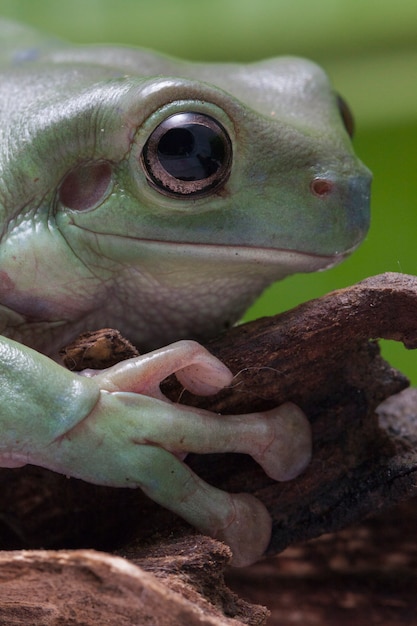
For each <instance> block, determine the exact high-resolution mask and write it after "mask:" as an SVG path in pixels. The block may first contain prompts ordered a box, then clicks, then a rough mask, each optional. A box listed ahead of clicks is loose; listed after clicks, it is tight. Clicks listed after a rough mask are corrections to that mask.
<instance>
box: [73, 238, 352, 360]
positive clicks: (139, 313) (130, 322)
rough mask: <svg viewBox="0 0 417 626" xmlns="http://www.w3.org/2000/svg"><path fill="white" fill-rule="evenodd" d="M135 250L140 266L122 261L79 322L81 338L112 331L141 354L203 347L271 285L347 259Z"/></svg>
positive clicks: (152, 246) (176, 248)
mask: <svg viewBox="0 0 417 626" xmlns="http://www.w3.org/2000/svg"><path fill="white" fill-rule="evenodd" d="M129 247H130V246H129V245H125V246H124V252H125V254H126V253H127V251H128V249H129ZM120 248H122V249H123V246H120V247H119V249H120ZM140 248H141V259H140V261H138V260H137V259H136V261H134V260H133V259H132V258H131V259H129V260H127V259H125V260H124V261H125V262H124V263H123V266H122V269H121V271H120V272H119V274H118V276H117V279H116V280H115V282H114V284H113V286H112V287H111V289H110V290H109V291H108V292H107V294H106V297H105V301H104V302H103V303H102V304H101V305H100V307H97V308H96V309H95V310H94V312H92V314H91V316H87V317H84V318H83V320H81V323H82V325H83V327H82V328H79V329H78V330H79V332H81V330H85V328H90V329H91V328H98V327H102V326H110V327H115V328H117V329H119V330H120V331H121V332H122V333H123V334H125V335H126V336H127V337H128V338H129V339H130V340H131V341H132V342H133V343H135V344H136V345H137V346H138V347H139V349H140V350H148V349H154V348H156V347H160V346H162V345H165V344H167V343H170V342H172V341H176V340H178V339H182V338H188V339H190V338H192V339H197V340H204V339H207V338H209V337H212V336H214V335H216V334H218V333H220V332H222V331H224V330H225V329H227V328H229V327H230V326H232V325H233V324H234V323H235V322H236V321H238V319H239V318H240V317H241V316H242V314H243V313H244V312H245V310H246V309H247V308H248V307H249V306H250V305H251V304H252V303H253V301H254V300H255V299H256V298H257V297H258V296H259V295H260V293H261V292H262V291H263V290H264V289H265V288H266V287H267V286H269V285H270V284H271V283H273V282H274V281H276V280H279V279H282V278H284V277H286V276H288V275H290V274H293V273H294V271H299V272H313V271H317V270H324V269H327V268H328V267H331V266H333V265H335V264H336V263H339V262H341V261H342V260H343V258H344V255H336V256H333V257H329V256H315V255H309V254H302V253H297V252H293V251H279V250H259V249H251V248H247V247H239V246H202V245H192V244H178V243H167V242H155V241H152V242H151V241H146V242H141V246H140ZM126 261H127V262H126ZM84 326H85V328H84Z"/></svg>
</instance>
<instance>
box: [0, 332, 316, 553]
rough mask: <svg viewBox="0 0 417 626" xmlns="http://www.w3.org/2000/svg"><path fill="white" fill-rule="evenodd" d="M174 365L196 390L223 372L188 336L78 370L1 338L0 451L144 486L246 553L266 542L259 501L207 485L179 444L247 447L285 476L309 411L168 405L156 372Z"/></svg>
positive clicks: (294, 469)
mask: <svg viewBox="0 0 417 626" xmlns="http://www.w3.org/2000/svg"><path fill="white" fill-rule="evenodd" d="M177 370H179V374H178V376H179V377H180V378H181V379H182V382H183V383H184V384H185V386H186V387H188V388H189V389H190V390H191V391H194V392H196V391H197V392H199V393H212V392H214V391H216V390H217V389H218V388H219V387H221V386H223V385H224V384H225V383H227V382H230V379H231V374H230V372H229V371H228V370H227V368H225V366H224V365H222V364H221V363H220V362H219V361H218V360H217V359H215V358H214V357H212V356H211V355H210V354H209V353H208V352H207V351H205V350H204V349H203V348H201V347H200V346H198V344H195V343H194V342H179V343H178V344H173V345H172V346H169V347H167V348H164V349H162V350H159V351H158V350H157V351H155V352H153V353H150V354H149V355H145V356H143V357H137V358H134V359H131V360H129V361H127V362H124V363H122V364H119V365H117V366H114V367H113V368H109V369H108V370H106V371H104V372H103V373H101V374H98V375H97V376H94V377H92V378H87V377H82V376H77V375H74V374H72V373H71V372H68V371H67V370H65V369H64V368H62V367H60V366H59V365H57V364H56V363H54V362H53V361H51V360H50V359H47V358H46V357H43V356H42V355H40V354H38V353H36V352H34V351H33V350H30V349H29V348H25V347H23V346H20V345H19V344H16V343H14V342H12V341H9V340H6V339H2V340H1V342H0V378H1V381H0V382H1V383H2V390H3V394H4V395H3V408H2V413H1V426H2V441H1V444H0V459H1V462H2V464H3V465H4V466H10V467H13V466H17V465H23V464H25V463H34V464H37V465H40V466H43V467H48V468H50V469H52V470H55V471H58V472H61V473H64V474H67V475H71V476H76V477H78V478H82V479H84V480H87V481H89V482H93V483H98V484H103V485H111V486H115V487H126V486H129V487H141V488H142V489H143V490H144V491H145V492H146V493H147V494H148V495H149V496H150V497H151V498H153V499H154V500H155V501H157V502H159V503H161V504H162V505H164V506H165V507H166V508H169V509H171V510H173V511H175V512H177V513H178V514H179V515H181V516H182V517H184V518H185V519H186V520H188V521H189V522H190V523H191V524H193V525H194V526H196V527H197V528H198V529H200V530H201V531H202V532H206V533H208V534H211V535H213V536H216V537H219V538H221V539H223V540H224V541H226V542H227V543H228V544H229V545H231V547H232V550H233V553H234V562H235V564H239V565H243V564H247V563H249V562H251V561H253V560H256V558H258V557H259V556H260V555H261V554H262V553H263V551H264V550H265V548H266V546H267V544H268V541H269V537H270V527H271V521H270V518H269V514H268V513H267V511H266V509H265V507H264V506H263V505H262V504H261V503H260V502H259V501H258V500H256V499H255V498H253V497H251V496H248V495H245V494H237V495H231V494H227V493H224V492H222V491H220V490H218V489H214V488H213V487H210V486H209V485H207V484H206V483H204V482H203V481H202V480H200V479H199V478H198V477H197V476H195V474H194V473H193V472H192V471H191V470H190V468H188V467H187V466H186V465H184V464H183V463H182V462H181V461H180V460H179V459H178V458H177V456H176V454H183V453H184V452H188V451H197V452H221V451H241V452H248V453H249V454H252V456H253V457H254V458H255V459H256V460H257V461H258V462H260V463H261V465H262V466H263V467H264V468H265V469H266V471H267V472H268V473H269V474H270V475H271V476H273V477H274V478H276V479H285V478H290V477H292V476H294V475H295V474H297V473H298V472H299V471H301V470H302V469H303V468H304V467H305V465H306V463H307V462H308V460H309V458H310V431H309V427H308V424H307V421H306V419H305V417H304V416H303V414H302V413H301V412H300V411H299V410H298V409H297V408H295V407H293V406H292V405H284V406H283V407H281V408H279V409H277V410H275V411H272V412H268V413H266V414H262V413H260V414H254V415H247V416H233V417H227V416H224V417H219V416H215V415H213V414H211V413H208V412H206V411H202V410H198V409H192V408H189V407H184V406H181V405H175V404H173V403H171V402H169V401H168V400H167V399H166V398H164V397H163V396H162V394H161V392H160V390H159V382H160V380H161V379H163V378H165V376H166V375H168V374H169V373H171V372H174V371H177ZM138 391H140V392H141V393H138ZM144 394H147V395H144ZM152 396H153V397H152ZM289 449H291V450H292V453H291V454H290V455H288V450H289ZM283 459H284V461H283Z"/></svg>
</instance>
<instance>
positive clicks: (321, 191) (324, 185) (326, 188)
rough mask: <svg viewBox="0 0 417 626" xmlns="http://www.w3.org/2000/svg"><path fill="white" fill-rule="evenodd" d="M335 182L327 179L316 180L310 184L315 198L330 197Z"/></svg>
mask: <svg viewBox="0 0 417 626" xmlns="http://www.w3.org/2000/svg"><path fill="white" fill-rule="evenodd" d="M333 187H334V185H333V182H332V181H331V180H328V179H327V178H315V179H314V180H312V181H311V183H310V190H311V193H313V194H314V195H315V196H319V197H323V196H328V195H329V194H330V193H331V192H332V191H333Z"/></svg>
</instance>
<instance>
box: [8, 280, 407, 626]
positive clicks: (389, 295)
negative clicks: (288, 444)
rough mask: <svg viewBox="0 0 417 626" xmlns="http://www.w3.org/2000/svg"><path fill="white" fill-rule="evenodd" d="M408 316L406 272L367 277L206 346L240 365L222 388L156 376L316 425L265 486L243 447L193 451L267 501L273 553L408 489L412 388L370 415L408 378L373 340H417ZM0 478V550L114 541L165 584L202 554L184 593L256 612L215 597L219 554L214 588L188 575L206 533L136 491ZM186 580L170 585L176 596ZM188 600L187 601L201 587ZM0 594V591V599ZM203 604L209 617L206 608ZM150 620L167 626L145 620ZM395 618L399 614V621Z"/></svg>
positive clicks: (241, 406)
mask: <svg viewBox="0 0 417 626" xmlns="http://www.w3.org/2000/svg"><path fill="white" fill-rule="evenodd" d="M416 313H417V279H416V278H415V277H411V276H405V275H400V274H385V275H382V276H377V277H374V278H371V279H368V280H366V281H363V282H362V283H360V284H358V285H355V286H353V287H351V288H349V289H345V290H341V291H338V292H334V293H332V294H329V295H328V296H325V297H324V298H321V299H319V300H316V301H312V302H309V303H306V304H304V305H302V306H300V307H298V308H297V309H294V310H293V311H290V312H288V313H285V314H283V315H279V316H277V317H275V318H269V319H261V320H257V321H256V322H252V323H250V324H246V325H244V326H240V327H238V328H235V329H232V330H231V331H230V332H228V333H226V334H225V335H223V336H222V337H220V338H218V339H217V340H215V341H213V342H211V343H210V344H209V348H210V349H211V350H212V352H213V353H215V354H217V355H218V356H219V357H220V358H221V359H222V360H224V361H225V362H226V363H227V364H228V365H229V367H231V369H232V371H234V372H236V378H235V380H234V384H233V385H232V386H231V388H230V389H228V390H226V391H224V392H222V393H221V394H219V395H218V396H216V397H214V398H209V399H201V398H193V397H191V396H190V395H189V394H184V393H183V390H182V389H180V388H179V386H178V384H176V382H175V381H168V382H167V383H166V385H165V387H164V389H165V391H166V392H167V394H169V395H170V397H172V398H174V399H175V398H179V397H181V401H182V402H187V403H190V404H198V405H200V406H205V407H207V408H211V409H213V410H218V411H221V412H225V413H233V412H235V413H238V412H248V411H253V410H258V409H267V408H270V407H272V406H274V405H276V404H279V403H281V402H284V401H286V400H292V401H294V402H296V403H298V404H299V405H300V406H301V407H302V408H303V409H304V410H305V411H306V413H307V414H308V416H309V418H310V420H311V423H312V427H313V433H314V457H313V462H312V463H311V465H310V467H309V468H308V470H307V471H306V472H305V473H304V474H303V475H302V476H300V477H299V478H297V479H296V480H295V481H291V483H287V484H285V483H284V484H278V483H274V482H273V481H271V480H270V479H268V478H267V477H266V476H265V475H264V474H263V472H262V470H261V469H260V468H259V467H257V466H256V464H254V463H253V462H252V461H251V460H250V459H248V458H247V457H244V456H241V455H208V456H206V457H201V456H200V457H197V456H193V457H190V459H189V463H190V464H191V465H192V466H193V468H194V469H195V470H196V471H197V472H198V473H199V474H200V475H201V476H203V477H204V478H205V479H206V480H208V481H209V482H211V483H213V484H216V485H218V486H220V487H222V488H224V489H228V490H232V491H234V490H236V491H247V492H250V493H254V494H255V495H257V496H258V497H259V498H260V499H261V500H263V502H264V503H265V504H266V505H267V507H268V508H269V510H270V512H271V514H272V516H273V520H274V525H273V536H272V541H271V544H270V547H269V551H268V552H269V554H276V553H278V552H280V551H281V550H283V549H284V548H285V547H286V546H288V545H291V544H294V543H296V542H299V541H301V540H306V539H309V538H312V537H317V536H319V535H321V534H323V533H325V532H329V531H335V530H338V529H341V528H344V527H346V526H347V525H349V524H352V523H353V522H356V521H358V520H360V519H362V518H363V517H365V516H366V515H368V514H370V513H373V512H375V511H378V510H382V509H384V508H387V507H389V506H392V505H393V504H395V503H396V502H399V501H401V500H403V499H407V498H410V497H412V496H414V495H415V494H416V492H417V480H416V470H417V452H416V443H417V409H416V406H417V397H416V395H415V392H414V391H413V390H406V391H405V392H403V393H402V394H400V395H399V396H395V397H392V398H391V399H390V400H388V401H387V402H385V403H384V405H383V406H382V407H381V408H380V409H379V413H380V419H379V420H378V417H377V414H376V408H377V407H378V405H379V404H380V403H381V402H382V401H383V400H385V399H386V398H390V397H391V396H393V394H397V393H398V392H400V391H401V390H402V389H404V388H405V387H406V386H407V381H406V380H405V378H404V377H403V376H402V375H401V374H400V373H398V372H396V371H395V370H393V369H392V368H391V367H390V366H389V365H388V364H386V363H385V362H384V361H383V360H382V359H381V358H380V356H379V352H378V347H377V345H376V343H375V342H374V341H369V339H371V340H373V339H376V338H380V337H384V338H390V339H396V340H398V341H403V342H404V344H405V345H406V346H407V347H410V348H413V347H417V315H416ZM0 485H1V489H2V494H3V497H2V503H1V505H0V547H1V548H3V549H18V548H22V547H26V548H37V547H39V546H43V547H47V548H74V547H94V548H99V549H106V550H110V551H115V550H118V553H119V554H122V555H125V556H128V557H129V559H131V560H132V561H135V562H138V563H140V565H141V566H142V568H144V569H150V570H151V571H152V572H153V573H154V574H155V573H157V574H158V575H162V574H161V572H163V575H164V576H165V579H166V584H167V585H169V584H174V583H172V581H173V580H174V579H173V577H172V576H171V574H172V572H178V571H181V572H182V574H181V576H183V573H184V571H187V564H188V563H192V562H193V563H194V564H195V563H196V561H195V558H197V557H198V558H199V559H200V561H197V562H199V563H200V565H199V566H195V567H194V569H193V567H191V570H193V581H194V582H193V583H192V589H193V591H192V592H191V591H190V593H192V594H195V590H196V588H198V589H199V592H200V599H201V601H202V602H203V605H204V602H205V601H206V600H207V598H208V599H209V601H210V602H211V603H212V605H214V606H216V607H217V610H218V611H220V613H221V612H223V613H224V614H226V615H227V619H231V618H233V617H234V618H235V619H236V620H238V621H237V622H236V621H235V623H247V624H262V623H263V622H264V620H265V612H262V610H261V609H258V608H253V609H248V610H246V609H245V610H246V613H245V611H243V613H242V610H241V607H240V608H239V606H238V603H237V604H236V603H234V602H229V600H225V598H228V597H229V599H230V596H228V592H227V591H226V590H225V589H226V588H225V587H224V586H223V585H222V584H221V583H220V582H219V581H220V579H221V576H222V571H223V568H224V567H225V557H224V555H223V557H222V558H223V560H222V559H217V560H216V559H214V562H215V563H216V566H215V567H213V569H211V570H210V568H209V571H210V576H211V577H212V580H214V579H216V576H217V577H218V578H217V583H216V584H215V585H211V587H210V585H208V584H207V579H206V581H205V582H201V580H202V579H201V578H200V582H198V580H199V576H200V577H201V576H202V574H203V572H204V570H206V569H207V563H213V557H212V554H213V550H212V548H210V549H208V544H207V540H206V539H205V538H203V537H200V536H197V535H195V534H194V532H193V531H192V530H191V529H189V527H187V525H186V524H184V523H183V522H181V521H180V520H178V519H177V518H175V517H174V516H173V515H171V514H170V513H168V512H167V511H164V510H162V509H160V508H159V507H158V506H156V505H154V504H153V503H152V502H150V501H148V500H146V498H144V497H143V496H141V494H139V493H138V492H135V491H125V490H114V489H104V488H103V489H100V488H98V487H95V486H91V485H86V484H85V483H82V482H80V481H76V480H67V479H65V478H64V477H61V476H57V475H55V474H51V473H50V472H47V471H46V470H41V469H39V468H23V469H21V470H3V471H2V472H0ZM178 542H180V543H178ZM210 550H211V552H210ZM155 551H156V552H155ZM156 553H157V554H158V555H159V556H158V557H156V556H155V554H156ZM164 554H165V555H168V556H166V558H165V557H164V556H163V555H164ZM169 555H171V556H169ZM174 555H175V556H174ZM182 557H184V558H182ZM51 558H52V557H51ZM155 559H156V560H155ZM206 561H207V562H206ZM203 564H204V565H203ZM184 568H185V569H184ZM215 572H217V573H215ZM213 577H214V578H213ZM174 578H175V576H174ZM181 580H184V579H183V578H181ZM177 581H178V579H177ZM196 581H197V582H196ZM188 582H189V581H188ZM176 584H177V583H175V584H174V587H175V585H176ZM187 585H188V583H187ZM187 585H183V586H182V588H181V590H180V592H181V595H183V596H184V594H185V595H186V591H185V590H186V589H187V588H188V587H187ZM214 588H216V589H217V590H220V597H221V598H223V600H221V601H220V600H219V594H218V593H217V596H216V595H215V594H214V595H213V593H212V592H213V590H214ZM33 589H35V586H34V587H33ZM210 589H211V591H210ZM193 598H194V599H193V602H194V600H195V602H197V596H195V595H194V596H193ZM204 598H206V600H204ZM2 602H3V599H2V598H1V597H0V607H1V606H2ZM219 607H220V608H219ZM226 607H227V608H226ZM246 608H247V607H246ZM202 610H203V614H205V611H206V608H203V609H202ZM218 615H219V613H218ZM216 619H218V620H220V619H222V618H221V617H216ZM10 623H16V624H18V623H23V622H10ZM26 623H27V622H26ZM39 623H41V622H39ZM48 623H51V624H55V622H53V621H51V622H48ZM56 623H57V624H58V623H60V624H61V623H63V624H65V623H66V622H65V621H64V622H56ZM68 623H71V622H68ZM75 623H80V624H81V623H84V622H75ZM85 623H86V624H88V623H89V622H88V621H86V622H85ZM102 623H106V622H102ZM133 623H135V622H132V624H133ZM159 623H161V624H163V622H162V621H161V622H158V621H156V622H155V624H159ZM187 623H188V622H187ZM190 623H192V622H190ZM201 623H207V624H210V623H212V622H210V621H207V622H204V621H203V622H201ZM214 623H218V624H223V623H227V622H222V621H218V622H214ZM288 623H290V622H288ZM305 623H306V624H307V622H305ZM329 623H331V622H329ZM333 623H334V622H333ZM378 623H379V622H378ZM380 623H382V624H384V622H380ZM403 623H404V624H405V623H407V622H400V621H399V622H398V625H399V626H400V625H401V626H402V624H403ZM325 624H326V622H325V621H323V625H325ZM388 624H389V622H387V625H388ZM387 625H385V624H384V626H387Z"/></svg>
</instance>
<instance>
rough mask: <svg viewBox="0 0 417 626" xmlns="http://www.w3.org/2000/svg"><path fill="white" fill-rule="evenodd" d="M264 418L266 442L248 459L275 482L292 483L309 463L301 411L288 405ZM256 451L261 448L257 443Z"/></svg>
mask: <svg viewBox="0 0 417 626" xmlns="http://www.w3.org/2000/svg"><path fill="white" fill-rule="evenodd" d="M264 415H265V417H266V419H267V422H266V424H267V426H268V434H267V437H268V438H269V442H268V443H267V445H266V446H265V447H263V448H262V449H258V450H256V451H252V452H251V455H252V457H253V458H254V459H255V460H256V461H257V462H258V463H259V464H260V465H261V466H262V467H263V469H264V471H265V472H266V473H267V474H268V476H270V477H271V478H273V479H274V480H291V479H292V478H295V477H296V476H298V475H299V474H300V473H301V472H302V471H303V470H304V469H305V468H306V467H307V465H308V464H309V462H310V460H311V454H312V438H311V426H310V423H309V421H308V419H307V417H306V416H305V414H304V413H303V411H302V410H301V409H300V408H299V407H298V406H296V405H295V404H292V403H291V402H287V403H285V404H282V405H281V406H279V407H277V408H275V409H272V410H271V411H268V412H267V413H265V414H264ZM264 440H265V439H264ZM257 447H258V448H261V446H260V442H258V444H257Z"/></svg>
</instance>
